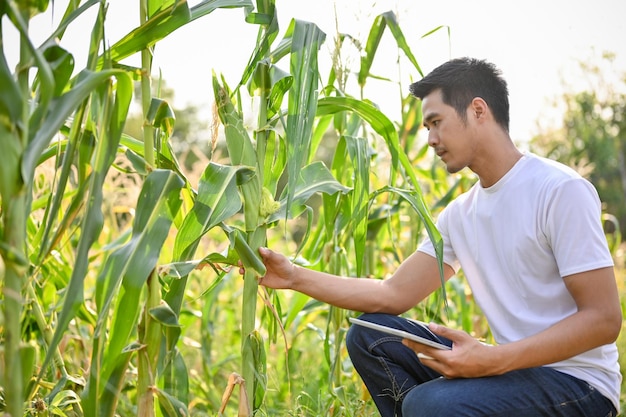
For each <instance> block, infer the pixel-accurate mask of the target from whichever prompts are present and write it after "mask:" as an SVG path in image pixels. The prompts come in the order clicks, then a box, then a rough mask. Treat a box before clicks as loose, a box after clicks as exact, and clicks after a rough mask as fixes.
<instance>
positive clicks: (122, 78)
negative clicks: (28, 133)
mask: <svg viewBox="0 0 626 417" xmlns="http://www.w3.org/2000/svg"><path fill="white" fill-rule="evenodd" d="M111 77H116V79H117V83H118V85H117V92H118V95H119V98H120V101H122V102H126V101H128V103H129V104H130V97H132V91H133V90H132V84H131V81H130V78H129V77H128V75H127V74H126V73H125V72H123V71H120V70H106V71H100V72H95V73H94V72H91V71H87V70H84V71H82V72H81V73H80V74H79V77H78V78H79V80H80V81H78V82H77V83H76V85H75V86H74V87H73V88H72V89H71V90H69V91H67V92H66V93H65V94H63V95H62V96H60V97H58V98H56V99H54V100H53V101H52V103H51V105H50V108H51V109H52V110H51V111H50V113H49V114H47V116H46V118H45V120H44V121H43V123H42V125H41V126H40V127H38V129H37V130H36V131H35V132H34V136H33V138H32V139H31V140H30V142H29V144H28V147H27V148H26V150H25V152H24V160H23V163H22V175H23V177H24V178H25V180H26V183H27V184H30V183H31V182H32V179H33V175H34V172H35V167H36V165H37V162H38V160H39V157H40V155H41V154H42V153H43V151H44V150H45V149H46V147H47V146H48V144H49V143H50V141H51V140H52V138H53V137H54V136H55V135H56V134H57V132H58V131H59V129H60V128H61V126H63V124H64V123H65V122H66V120H67V118H68V117H69V116H70V115H71V114H72V113H73V112H74V110H76V109H77V108H78V106H79V105H80V103H81V102H82V101H83V100H84V99H85V98H87V97H88V96H89V94H91V93H92V92H93V91H94V90H95V89H96V88H97V87H98V86H100V85H102V83H104V82H107V81H108V80H110V78H111ZM42 88H43V87H42ZM122 113H123V114H122V115H120V117H123V119H124V120H125V119H126V114H127V113H128V108H126V112H122ZM118 140H119V139H118ZM115 146H116V147H117V144H115Z"/></svg>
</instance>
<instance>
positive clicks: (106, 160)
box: [23, 72, 132, 373]
mask: <svg viewBox="0 0 626 417" xmlns="http://www.w3.org/2000/svg"><path fill="white" fill-rule="evenodd" d="M114 73H115V72H114ZM110 74H112V73H104V74H103V75H104V77H97V76H95V77H88V78H90V79H92V81H93V82H94V88H95V86H97V84H96V83H95V80H100V81H101V82H102V81H107V80H108V79H109V77H110ZM94 75H97V74H94ZM117 75H118V85H117V89H116V91H115V95H114V96H113V95H111V96H110V97H107V98H106V99H105V100H106V101H107V103H108V105H109V106H110V112H109V113H108V115H107V117H106V118H105V120H102V121H101V123H103V124H104V125H105V126H106V128H104V127H103V134H102V136H101V137H100V138H99V140H98V143H97V150H96V154H95V161H94V162H93V173H92V175H91V177H90V184H89V198H88V204H87V207H86V214H85V217H84V218H83V222H82V225H81V237H80V240H79V242H78V248H77V255H76V261H75V264H74V268H73V269H72V276H71V277H70V283H69V285H68V288H67V291H66V293H65V300H64V302H63V309H62V310H61V314H60V315H59V318H58V321H57V325H56V328H55V331H54V335H53V337H52V340H51V341H50V344H49V346H48V352H47V354H46V358H45V360H44V362H43V365H42V366H41V371H40V373H43V372H44V371H45V369H46V367H47V365H48V363H49V361H50V360H51V358H52V356H51V353H52V352H54V351H55V349H56V347H57V346H58V344H59V343H60V341H61V339H62V336H63V334H64V332H65V330H66V329H67V326H68V325H69V323H70V321H71V320H72V318H74V315H75V314H76V311H77V310H78V308H79V307H80V305H81V304H82V303H83V289H84V279H85V276H86V275H87V270H88V268H89V262H90V258H89V251H90V249H91V246H92V245H93V243H94V242H95V241H96V240H97V238H98V236H99V234H100V232H101V230H102V225H103V216H102V199H103V197H102V191H103V184H104V180H105V178H106V174H107V172H108V169H109V167H110V165H111V164H112V162H113V158H114V157H115V153H116V151H117V145H118V143H119V140H120V136H121V130H122V128H123V126H124V122H125V120H126V115H127V114H128V108H129V106H130V99H131V96H132V84H131V81H130V78H129V77H128V76H126V74H124V73H117ZM90 91H91V90H90V89H89V88H87V87H85V86H84V84H83V87H81V88H79V89H78V90H76V89H73V90H71V91H70V92H69V93H66V94H65V95H64V96H62V98H63V97H68V94H71V93H72V92H75V94H76V96H73V97H76V101H75V104H78V103H80V101H82V99H81V100H78V98H77V97H80V96H82V95H83V94H85V95H87V94H89V92H90ZM62 98H61V99H62ZM66 101H67V103H66V104H68V105H69V103H70V102H72V100H70V99H67V100H66ZM111 101H113V103H111ZM62 107H64V106H62ZM66 111H68V112H69V110H68V109H65V108H63V109H62V110H59V112H61V113H62V114H65V112H66ZM57 116H59V115H57ZM48 120H50V118H49V119H47V120H46V123H44V125H46V124H47V122H48ZM58 120H62V118H61V117H60V116H59V117H58ZM61 123H62V122H61ZM57 131H58V128H57V129H56V130H54V132H57ZM44 135H46V136H47V135H50V137H51V134H50V133H49V132H47V133H42V136H38V137H39V143H36V141H33V142H31V144H33V143H35V145H33V147H31V148H30V151H31V153H30V155H31V158H32V160H31V163H34V162H35V161H37V159H38V156H39V155H40V154H41V152H40V151H39V150H38V146H40V145H44V139H45V137H46V136H44ZM36 137H37V136H36ZM25 159H26V156H25ZM24 165H27V164H26V162H24ZM34 168H35V167H34V166H33V167H32V168H29V167H27V168H24V167H23V172H24V169H26V170H30V169H32V170H33V171H32V172H34ZM32 175H33V173H30V176H31V181H32Z"/></svg>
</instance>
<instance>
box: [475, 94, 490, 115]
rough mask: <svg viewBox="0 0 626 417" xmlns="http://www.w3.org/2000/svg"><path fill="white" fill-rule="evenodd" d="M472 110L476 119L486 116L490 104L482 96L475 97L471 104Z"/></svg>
mask: <svg viewBox="0 0 626 417" xmlns="http://www.w3.org/2000/svg"><path fill="white" fill-rule="evenodd" d="M470 111H471V113H472V116H473V117H474V118H476V119H480V118H481V117H484V116H485V115H486V114H487V112H488V111H489V106H488V105H487V102H486V101H485V100H483V99H482V98H480V97H474V98H473V99H472V102H471V104H470Z"/></svg>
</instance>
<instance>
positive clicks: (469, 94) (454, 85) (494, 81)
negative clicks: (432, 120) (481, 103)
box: [409, 58, 509, 132]
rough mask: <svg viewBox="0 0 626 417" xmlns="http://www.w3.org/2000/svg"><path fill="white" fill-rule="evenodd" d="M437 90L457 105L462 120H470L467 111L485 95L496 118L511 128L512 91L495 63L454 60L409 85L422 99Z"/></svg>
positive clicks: (484, 98) (444, 98) (411, 90)
mask: <svg viewBox="0 0 626 417" xmlns="http://www.w3.org/2000/svg"><path fill="white" fill-rule="evenodd" d="M435 90H441V95H442V98H443V102H444V103H445V104H447V105H449V106H452V107H454V109H455V110H456V112H457V114H458V115H459V116H460V117H461V119H462V120H463V122H467V113H466V111H467V107H468V106H469V105H470V103H471V102H472V100H473V99H474V98H475V97H480V98H482V99H483V100H485V102H486V103H487V105H488V106H489V108H490V109H491V112H492V114H493V117H494V119H495V121H496V122H497V123H498V124H499V125H500V126H502V127H503V128H504V129H505V131H507V132H508V131H509V91H508V88H507V83H506V80H505V79H504V78H503V77H502V72H501V71H500V70H499V69H498V68H496V66H495V65H493V64H491V63H489V62H486V61H484V60H479V59H475V58H457V59H453V60H450V61H448V62H446V63H444V64H442V65H440V66H438V67H437V68H435V69H434V70H433V71H432V72H430V73H429V74H428V75H426V76H425V77H424V78H422V79H421V80H419V81H417V82H415V83H413V84H411V85H410V87H409V91H410V92H411V94H413V95H414V96H415V97H417V98H419V99H423V98H424V97H426V96H427V95H429V94H430V93H432V92H433V91H435Z"/></svg>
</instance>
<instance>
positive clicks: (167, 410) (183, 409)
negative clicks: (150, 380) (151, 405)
mask: <svg viewBox="0 0 626 417" xmlns="http://www.w3.org/2000/svg"><path fill="white" fill-rule="evenodd" d="M156 396H157V399H158V401H159V408H160V409H161V412H162V413H163V415H164V416H166V417H188V416H189V411H188V410H187V406H186V405H185V404H184V403H183V402H182V401H180V400H178V399H177V398H175V397H174V396H172V395H170V394H169V393H167V392H165V391H163V390H161V389H159V388H156Z"/></svg>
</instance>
